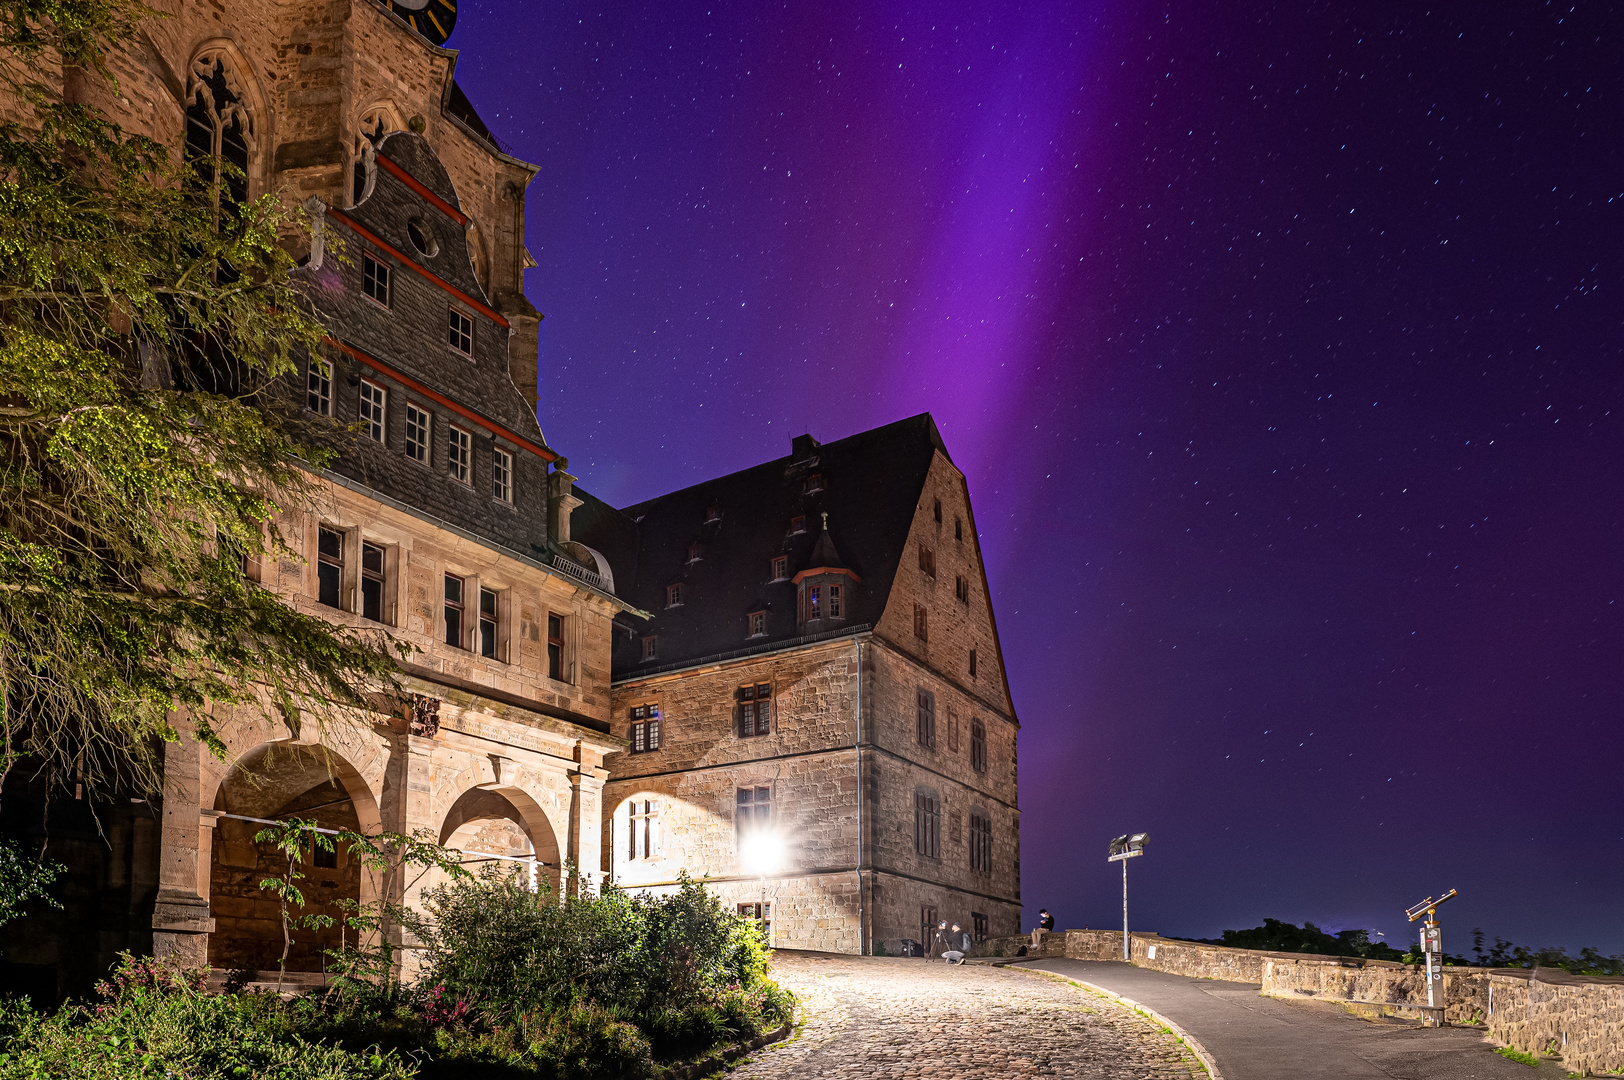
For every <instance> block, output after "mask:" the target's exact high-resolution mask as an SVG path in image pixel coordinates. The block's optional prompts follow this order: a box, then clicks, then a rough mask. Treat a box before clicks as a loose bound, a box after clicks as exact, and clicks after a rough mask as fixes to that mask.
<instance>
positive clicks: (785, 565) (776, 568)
mask: <svg viewBox="0 0 1624 1080" xmlns="http://www.w3.org/2000/svg"><path fill="white" fill-rule="evenodd" d="M772 566H773V576H772V577H771V578H770V579H769V580H771V581H783V580H784V579H785V578H787V577H789V556H788V555H778V556H776V557H774V559H773V563H772Z"/></svg>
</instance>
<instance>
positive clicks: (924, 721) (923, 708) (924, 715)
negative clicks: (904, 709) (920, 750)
mask: <svg viewBox="0 0 1624 1080" xmlns="http://www.w3.org/2000/svg"><path fill="white" fill-rule="evenodd" d="M914 707H915V720H916V724H915V728H916V732H917V734H918V737H919V745H920V746H925V747H929V748H930V749H932V750H934V749H936V695H935V694H933V693H931V692H930V691H929V690H926V689H924V688H923V687H921V688H920V689H919V690H917V691H916V692H915V694H914Z"/></svg>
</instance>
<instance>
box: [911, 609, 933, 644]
mask: <svg viewBox="0 0 1624 1080" xmlns="http://www.w3.org/2000/svg"><path fill="white" fill-rule="evenodd" d="M914 637H916V638H918V639H919V640H920V641H929V640H930V615H929V614H928V613H927V612H926V611H925V605H923V604H915V605H914Z"/></svg>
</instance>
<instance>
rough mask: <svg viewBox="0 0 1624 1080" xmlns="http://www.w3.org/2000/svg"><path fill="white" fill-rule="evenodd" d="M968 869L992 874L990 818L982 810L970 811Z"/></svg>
mask: <svg viewBox="0 0 1624 1080" xmlns="http://www.w3.org/2000/svg"><path fill="white" fill-rule="evenodd" d="M970 869H971V870H974V871H975V872H976V873H978V874H990V873H992V818H991V817H990V816H989V815H988V814H987V812H986V811H984V810H972V811H970Z"/></svg>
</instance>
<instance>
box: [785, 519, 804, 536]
mask: <svg viewBox="0 0 1624 1080" xmlns="http://www.w3.org/2000/svg"><path fill="white" fill-rule="evenodd" d="M789 531H790V532H791V533H792V534H793V533H804V532H806V515H805V514H796V515H795V516H794V517H792V518H790V519H789Z"/></svg>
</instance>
